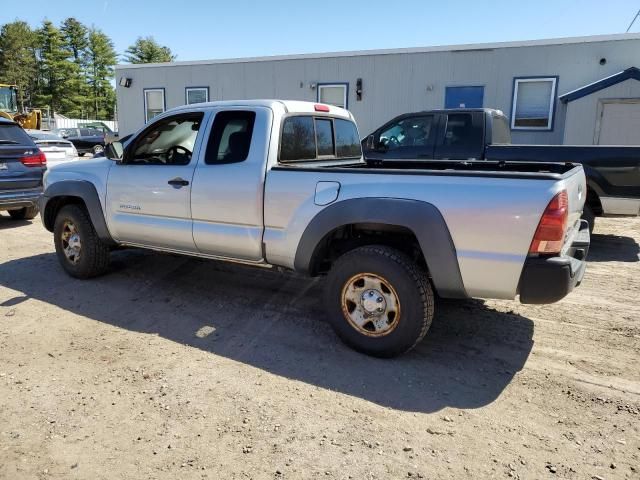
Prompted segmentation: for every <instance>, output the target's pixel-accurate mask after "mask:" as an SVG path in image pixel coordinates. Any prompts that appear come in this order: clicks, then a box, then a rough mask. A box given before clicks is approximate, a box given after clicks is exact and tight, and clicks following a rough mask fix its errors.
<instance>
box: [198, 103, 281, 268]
mask: <svg viewBox="0 0 640 480" xmlns="http://www.w3.org/2000/svg"><path fill="white" fill-rule="evenodd" d="M271 124H272V112H271V110H270V109H267V108H257V107H256V108H254V107H252V108H249V107H244V108H236V109H220V110H218V111H216V112H215V116H214V117H213V122H212V126H211V129H210V133H209V136H208V138H207V139H206V140H205V141H204V142H203V147H202V148H203V151H204V155H201V158H200V160H199V162H198V165H197V168H196V171H195V175H194V178H193V187H192V190H191V212H192V218H193V239H194V241H195V244H196V247H197V248H198V251H200V252H201V253H205V254H208V255H215V256H219V257H226V258H233V259H240V260H246V261H255V262H259V261H260V260H262V258H263V253H262V234H263V230H264V216H263V201H264V180H265V172H266V162H267V155H268V150H269V143H268V142H269V139H270V138H271V135H270V132H271Z"/></svg>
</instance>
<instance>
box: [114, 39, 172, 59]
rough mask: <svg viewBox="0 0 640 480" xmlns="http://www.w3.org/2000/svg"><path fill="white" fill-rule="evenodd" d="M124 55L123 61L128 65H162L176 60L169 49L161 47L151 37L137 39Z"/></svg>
mask: <svg viewBox="0 0 640 480" xmlns="http://www.w3.org/2000/svg"><path fill="white" fill-rule="evenodd" d="M125 54H126V55H125V58H124V59H125V61H126V62H129V63H164V62H172V61H174V60H175V59H176V56H175V55H174V54H173V53H171V49H170V48H169V47H163V46H161V45H160V44H158V42H156V41H155V39H154V38H153V37H145V38H142V37H138V39H137V40H136V41H135V43H134V44H133V45H131V46H130V47H129V48H127V50H126V52H125Z"/></svg>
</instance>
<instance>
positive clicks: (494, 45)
mask: <svg viewBox="0 0 640 480" xmlns="http://www.w3.org/2000/svg"><path fill="white" fill-rule="evenodd" d="M623 40H640V33H616V34H611V35H591V36H582V37H560V38H547V39H539V40H521V41H513V42H491V43H469V44H458V45H455V44H454V45H436V46H430V47H411V48H389V49H378V50H351V51H343V52H326V53H301V54H292V55H270V56H262V57H239V58H223V59H211V60H187V61H179V62H165V63H138V64H133V63H123V64H119V65H116V67H115V68H116V70H128V69H136V68H157V67H184V66H194V65H216V64H225V63H249V62H270V61H271V62H275V61H282V60H304V59H316V58H339V57H358V56H365V55H393V54H402V53H431V52H449V51H450V52H456V51H477V50H492V49H498V48H518V47H536V46H550V45H570V44H577V43H597V42H615V41H623Z"/></svg>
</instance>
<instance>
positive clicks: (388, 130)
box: [364, 114, 437, 160]
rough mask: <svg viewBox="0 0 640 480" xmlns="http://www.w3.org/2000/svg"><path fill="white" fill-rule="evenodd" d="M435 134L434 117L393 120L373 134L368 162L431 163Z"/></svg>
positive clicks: (435, 122) (409, 117) (435, 124)
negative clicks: (408, 161) (422, 161)
mask: <svg viewBox="0 0 640 480" xmlns="http://www.w3.org/2000/svg"><path fill="white" fill-rule="evenodd" d="M436 132H437V116H436V115H434V114H424V115H413V116H405V117H401V118H399V119H394V120H392V121H391V122H389V123H387V124H386V125H384V126H383V127H381V128H380V129H378V130H377V131H376V133H374V134H373V135H374V139H373V146H374V148H373V149H371V150H365V152H364V154H365V158H366V159H367V160H410V159H421V160H430V159H432V158H433V146H434V141H435V138H436Z"/></svg>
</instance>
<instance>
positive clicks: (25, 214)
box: [9, 207, 38, 220]
mask: <svg viewBox="0 0 640 480" xmlns="http://www.w3.org/2000/svg"><path fill="white" fill-rule="evenodd" d="M9 215H11V218H13V219H14V220H32V219H34V218H36V215H38V207H22V208H17V209H15V210H9Z"/></svg>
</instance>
